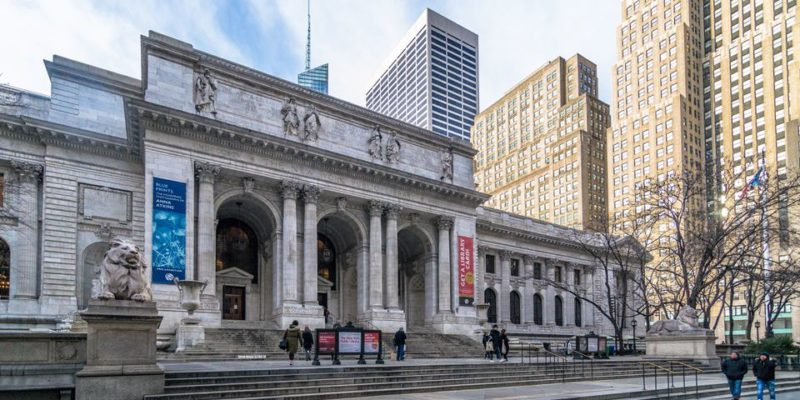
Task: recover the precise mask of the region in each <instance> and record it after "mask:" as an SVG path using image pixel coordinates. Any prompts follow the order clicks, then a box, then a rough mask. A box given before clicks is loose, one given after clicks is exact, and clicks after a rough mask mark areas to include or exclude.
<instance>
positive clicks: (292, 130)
mask: <svg viewBox="0 0 800 400" xmlns="http://www.w3.org/2000/svg"><path fill="white" fill-rule="evenodd" d="M281 117H282V118H283V133H284V134H287V135H295V136H297V135H298V134H299V133H300V117H299V116H298V115H297V103H296V101H295V99H294V97H289V100H286V103H283V107H281Z"/></svg>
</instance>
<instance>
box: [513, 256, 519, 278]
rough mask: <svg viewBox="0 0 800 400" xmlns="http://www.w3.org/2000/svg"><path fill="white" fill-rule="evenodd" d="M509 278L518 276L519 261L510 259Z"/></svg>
mask: <svg viewBox="0 0 800 400" xmlns="http://www.w3.org/2000/svg"><path fill="white" fill-rule="evenodd" d="M511 276H519V260H517V259H515V258H512V259H511Z"/></svg>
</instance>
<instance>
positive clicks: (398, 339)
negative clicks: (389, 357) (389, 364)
mask: <svg viewBox="0 0 800 400" xmlns="http://www.w3.org/2000/svg"><path fill="white" fill-rule="evenodd" d="M394 347H395V351H396V352H397V361H403V360H405V359H406V333H405V332H404V331H403V328H402V327H401V328H400V329H398V330H397V332H395V334H394Z"/></svg>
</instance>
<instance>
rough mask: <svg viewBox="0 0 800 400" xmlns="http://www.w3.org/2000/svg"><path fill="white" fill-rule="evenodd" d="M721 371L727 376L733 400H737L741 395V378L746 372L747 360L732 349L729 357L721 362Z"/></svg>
mask: <svg viewBox="0 0 800 400" xmlns="http://www.w3.org/2000/svg"><path fill="white" fill-rule="evenodd" d="M722 373H723V374H725V377H727V378H728V387H729V388H730V390H731V396H733V398H734V400H739V397H740V396H741V395H742V378H744V375H745V374H746V373H747V362H746V361H745V360H742V359H741V358H740V357H739V353H737V352H735V351H734V352H732V353H731V358H729V359H727V360H725V361H723V362H722Z"/></svg>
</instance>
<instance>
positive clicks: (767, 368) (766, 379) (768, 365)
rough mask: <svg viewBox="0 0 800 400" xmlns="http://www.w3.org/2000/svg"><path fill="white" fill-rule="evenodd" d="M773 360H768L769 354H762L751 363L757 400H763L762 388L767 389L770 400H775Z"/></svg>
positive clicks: (774, 364)
mask: <svg viewBox="0 0 800 400" xmlns="http://www.w3.org/2000/svg"><path fill="white" fill-rule="evenodd" d="M777 366H778V365H777V364H776V363H775V360H770V359H769V354H768V353H766V352H764V353H761V355H760V356H758V360H756V362H755V363H753V375H755V376H756V386H757V388H756V390H757V392H758V400H764V386H766V387H767V389H769V398H770V400H775V367H777Z"/></svg>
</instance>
